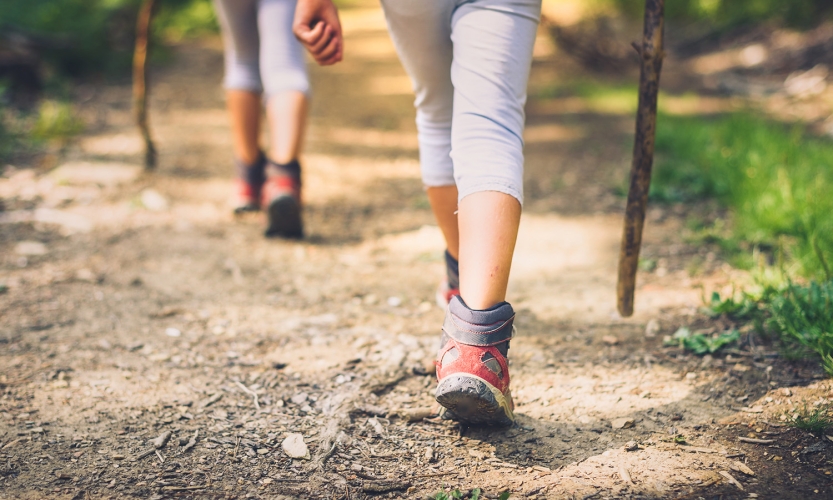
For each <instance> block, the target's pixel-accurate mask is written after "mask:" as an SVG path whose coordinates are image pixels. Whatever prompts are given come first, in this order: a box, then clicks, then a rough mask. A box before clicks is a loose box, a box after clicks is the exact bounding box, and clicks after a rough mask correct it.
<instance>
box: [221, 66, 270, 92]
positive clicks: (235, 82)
mask: <svg viewBox="0 0 833 500" xmlns="http://www.w3.org/2000/svg"><path fill="white" fill-rule="evenodd" d="M223 85H224V86H225V88H226V89H227V90H248V91H251V92H261V91H262V90H263V87H262V85H261V82H260V69H259V68H258V65H257V63H251V64H247V63H240V62H238V63H234V64H229V65H228V66H227V67H226V76H225V80H224V84H223Z"/></svg>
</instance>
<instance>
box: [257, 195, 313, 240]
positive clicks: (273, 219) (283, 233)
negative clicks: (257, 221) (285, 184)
mask: <svg viewBox="0 0 833 500" xmlns="http://www.w3.org/2000/svg"><path fill="white" fill-rule="evenodd" d="M266 217H267V221H268V222H267V227H266V232H265V233H264V234H265V236H266V237H267V238H276V237H280V238H292V239H300V238H303V237H304V228H303V224H302V223H301V206H300V205H299V204H298V201H297V200H296V199H295V198H294V197H292V196H288V195H287V196H280V197H278V198H275V199H274V200H272V201H271V202H270V203H269V207H268V209H267V211H266Z"/></svg>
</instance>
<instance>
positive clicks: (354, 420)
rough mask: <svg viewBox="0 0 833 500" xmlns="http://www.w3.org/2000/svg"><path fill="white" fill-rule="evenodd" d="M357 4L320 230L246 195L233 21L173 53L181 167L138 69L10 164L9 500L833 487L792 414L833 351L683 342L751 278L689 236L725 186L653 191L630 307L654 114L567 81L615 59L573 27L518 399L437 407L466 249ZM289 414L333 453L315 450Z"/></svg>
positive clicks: (331, 103) (809, 491) (166, 83)
mask: <svg viewBox="0 0 833 500" xmlns="http://www.w3.org/2000/svg"><path fill="white" fill-rule="evenodd" d="M344 23H345V31H346V36H347V39H346V47H347V51H348V52H347V58H346V60H345V61H344V62H343V63H342V64H339V65H337V66H335V67H330V68H323V69H321V68H316V69H313V79H314V88H315V95H314V101H313V107H312V113H311V123H310V130H309V140H308V144H307V148H306V154H305V155H304V157H303V165H304V168H305V185H304V198H305V203H306V208H305V220H306V225H307V229H308V237H307V238H306V239H304V240H303V241H281V240H267V239H264V238H263V237H262V234H261V233H262V220H260V218H258V217H249V218H246V219H243V220H239V219H235V218H234V217H233V216H232V215H231V212H230V210H229V205H228V199H229V195H230V193H231V190H232V184H231V171H232V170H231V153H230V150H231V144H230V136H229V130H228V126H227V117H226V114H225V111H224V104H223V94H222V90H221V88H220V78H221V73H222V52H221V46H220V43H219V40H218V39H216V38H210V39H206V40H203V41H200V42H189V43H186V44H182V45H179V46H176V47H175V48H174V53H173V58H174V59H173V61H172V62H171V63H168V64H167V65H165V66H164V68H161V69H159V70H158V71H156V72H155V73H154V75H153V91H152V92H153V94H152V102H151V122H152V127H153V132H154V135H155V137H156V138H157V141H158V144H157V146H158V149H159V151H160V153H161V155H160V164H159V168H158V170H156V171H155V172H152V173H143V172H142V171H141V169H140V167H139V164H140V160H141V144H140V142H139V140H138V136H137V135H136V133H135V131H134V128H133V126H132V117H131V112H130V102H131V99H130V87H129V84H128V82H123V83H108V84H96V85H90V86H88V87H82V88H80V89H78V90H77V92H76V98H77V99H76V104H77V106H78V109H79V110H80V112H81V114H82V117H83V118H84V121H85V123H86V124H87V126H86V130H85V132H84V133H83V134H82V136H80V137H79V139H78V140H77V141H74V142H73V143H72V144H71V145H69V146H68V147H67V148H66V149H64V150H63V151H62V152H61V154H60V155H47V156H45V157H42V158H40V159H39V160H38V162H37V164H33V165H16V166H15V167H13V168H7V169H6V171H5V174H4V177H2V178H0V197H2V199H3V211H2V212H0V278H2V281H3V286H2V293H0V498H32V499H39V498H65V499H70V498H72V499H79V500H80V499H87V498H121V497H141V498H173V497H189V498H190V497H193V498H279V497H281V495H283V496H284V497H287V498H322V499H323V498H327V499H329V498H353V499H360V498H369V497H376V496H380V497H385V498H429V497H430V498H433V497H434V496H435V495H436V493H437V492H439V491H440V490H445V491H449V490H452V489H459V490H461V491H462V492H464V493H465V492H467V491H470V490H472V489H475V488H480V489H481V490H482V491H483V493H484V496H481V498H497V496H498V495H499V494H500V493H502V492H505V491H508V492H510V493H511V495H512V496H511V498H578V499H589V498H692V499H694V498H701V497H702V498H717V497H721V498H756V497H757V498H815V497H818V498H833V481H832V478H831V471H832V470H833V467H831V463H833V462H831V459H833V443H832V442H830V441H831V440H829V439H826V438H823V437H822V439H818V438H816V437H814V436H813V435H810V434H808V433H806V432H803V431H799V430H795V429H792V428H790V427H787V426H785V425H784V416H785V415H787V414H788V413H792V412H793V411H795V410H796V409H799V410H800V409H802V408H803V407H804V406H803V405H809V406H810V407H812V404H813V403H814V402H816V401H818V400H819V398H829V397H830V396H831V395H832V394H833V384H831V383H830V381H829V380H827V379H825V378H824V376H823V373H822V372H821V370H820V369H819V368H818V367H817V366H816V365H814V364H802V363H795V362H787V361H785V360H783V359H782V358H781V357H779V356H778V354H777V352H775V349H774V348H773V347H772V346H770V345H768V344H767V343H766V342H763V341H761V340H760V339H759V338H757V337H756V336H755V335H751V336H745V338H746V339H747V340H746V341H745V342H744V343H742V344H741V345H740V346H739V347H738V348H736V349H729V350H726V351H722V352H721V353H720V354H718V355H714V356H708V357H705V358H702V357H697V356H693V355H690V354H687V353H685V352H682V351H680V350H679V349H678V348H676V347H664V346H663V343H662V340H663V336H664V335H669V334H672V333H673V332H674V331H675V330H676V329H677V328H678V327H680V326H682V325H694V326H695V327H696V328H697V329H702V330H704V331H709V332H713V331H723V330H725V329H726V328H728V327H729V326H730V325H728V324H727V323H726V322H725V320H721V319H709V318H708V317H707V316H704V315H703V314H702V313H700V312H699V308H700V306H701V305H702V297H704V296H707V294H709V293H711V291H712V290H726V289H730V288H731V286H732V284H733V283H735V282H737V281H738V280H741V281H742V280H743V279H744V276H745V275H744V273H741V272H739V271H736V270H733V269H732V268H731V267H730V266H728V265H727V264H725V263H723V262H721V260H720V257H719V253H717V251H716V249H713V248H708V247H704V246H702V245H695V244H693V243H690V242H689V240H687V239H686V238H685V234H686V220H687V217H688V216H689V213H690V211H691V210H694V209H696V207H695V208H691V207H683V206H673V205H672V206H665V207H658V208H652V209H651V211H650V214H649V218H648V224H647V227H646V235H645V238H646V241H645V246H644V255H646V256H647V257H650V258H652V259H655V260H656V263H657V265H656V267H655V269H653V270H652V271H650V272H642V273H640V275H639V281H638V289H637V301H636V314H635V315H634V316H633V317H632V318H627V319H623V318H621V317H619V316H618V315H617V313H616V310H615V277H616V261H617V253H618V248H619V238H620V231H621V218H622V209H623V206H624V200H623V199H622V198H621V197H620V196H618V195H617V194H616V192H617V187H619V186H621V185H622V183H623V180H624V179H625V175H626V173H627V170H628V168H629V157H630V141H631V137H632V129H633V121H632V120H633V118H632V114H631V113H630V111H628V110H625V111H622V110H619V109H618V108H616V107H615V106H613V107H612V108H610V109H605V108H604V107H601V108H600V107H598V106H592V105H590V104H588V103H587V102H585V101H584V100H583V98H582V97H580V96H576V95H570V94H569V93H567V94H563V93H558V92H555V93H554V92H550V91H549V90H548V89H551V88H552V82H554V81H559V79H561V80H565V79H569V78H575V79H581V78H583V79H587V78H591V77H590V76H586V75H582V73H581V72H582V70H581V69H580V68H579V67H577V66H576V65H575V64H573V63H571V62H570V61H569V60H567V59H565V58H564V57H563V56H560V55H559V54H558V53H556V52H554V51H553V49H552V46H551V44H549V42H548V39H547V37H546V36H545V33H544V32H543V30H542V34H541V40H540V43H539V46H537V47H536V59H535V62H534V67H533V70H532V77H531V84H530V101H529V104H528V128H527V131H526V143H527V147H526V153H527V166H526V186H525V189H526V193H527V202H526V207H525V213H524V216H523V221H522V223H521V230H520V236H519V241H518V245H517V254H516V257H515V261H514V264H513V274H512V280H511V284H510V291H509V300H510V301H511V302H512V304H513V306H514V307H515V309H516V311H517V313H518V315H517V327H518V331H519V333H518V336H517V337H516V339H515V340H513V341H512V348H511V351H510V359H511V363H512V364H511V367H512V378H513V381H512V384H513V393H514V396H515V401H516V405H517V415H518V422H517V425H516V426H514V427H512V428H508V429H488V428H466V427H461V426H459V425H457V424H454V423H448V422H441V421H434V420H431V419H428V420H424V419H420V418H419V417H421V416H422V415H421V412H424V411H425V410H428V409H429V408H430V407H431V405H432V402H433V399H432V391H433V388H434V385H435V378H434V376H433V375H432V374H431V373H430V368H428V366H427V365H430V361H431V360H432V359H433V355H434V353H435V350H436V348H437V347H438V345H437V344H438V338H439V335H438V334H439V327H440V324H441V321H442V317H443V311H442V310H440V309H439V308H438V307H437V306H436V305H435V304H434V301H433V295H434V290H435V288H436V286H437V284H438V283H439V280H440V278H441V277H442V276H443V272H444V268H443V260H442V252H443V249H444V247H443V243H442V239H441V236H440V233H439V230H438V229H437V228H436V226H435V225H434V223H433V220H432V216H431V213H430V210H429V208H428V205H427V200H426V197H425V194H424V192H423V189H422V186H421V183H420V177H419V168H418V162H417V143H416V135H415V126H414V123H413V121H414V120H413V117H414V112H413V108H412V101H413V97H412V95H411V93H410V84H409V82H408V80H407V78H406V76H405V74H404V72H403V70H402V68H401V66H400V65H399V63H398V61H397V58H396V55H395V53H394V50H393V47H392V45H391V43H390V42H389V39H388V36H387V34H386V32H385V27H384V21H383V19H382V17H381V13H380V11H379V10H377V9H355V10H347V11H345V12H344ZM668 71H669V73H668V79H669V80H668V81H669V82H672V83H673V82H674V81H675V78H676V81H685V79H684V78H682V77H680V76H679V74H678V75H677V76H676V77H675V71H676V70H675V69H674V65H673V64H670V65H669V68H668ZM687 99H688V98H687ZM685 102H686V103H689V108H693V109H694V110H695V111H696V110H697V109H700V110H702V109H713V108H715V106H717V107H719V106H720V105H721V102H723V101H721V100H720V98H717V97H708V98H705V97H704V98H703V100H702V101H695V104H694V105H693V106H692V105H691V101H690V99H689V100H687V101H685ZM692 263H696V265H694V264H692ZM750 339H751V340H750ZM254 394H256V395H257V397H256V398H255V397H254V396H253V395H254ZM166 432H170V433H172V436H171V437H170V440H169V441H167V444H165V445H161V444H160V446H159V448H158V449H157V448H156V447H155V446H154V444H153V440H155V439H157V438H158V437H159V436H160V435H163V434H164V433H166ZM288 433H299V434H301V436H302V438H303V440H304V442H305V443H306V446H307V447H308V449H309V453H310V459H308V460H307V459H292V458H289V457H288V456H287V453H286V452H285V451H284V450H283V448H282V442H283V441H284V439H285V438H286V436H287V434H288ZM192 437H195V439H194V443H195V444H192V445H188V444H187V443H188V442H189V440H191V438H192ZM740 437H742V438H752V439H761V440H763V441H760V442H758V443H750V442H741V441H740V440H739V438H740ZM158 444H159V443H158ZM626 445H627V446H626Z"/></svg>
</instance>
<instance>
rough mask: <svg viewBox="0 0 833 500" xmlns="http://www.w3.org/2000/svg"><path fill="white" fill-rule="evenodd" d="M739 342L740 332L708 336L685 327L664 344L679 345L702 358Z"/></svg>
mask: <svg viewBox="0 0 833 500" xmlns="http://www.w3.org/2000/svg"><path fill="white" fill-rule="evenodd" d="M738 340H740V332H738V331H737V330H731V331H728V332H723V333H719V334H718V333H715V334H713V335H708V336H707V335H704V334H702V333H692V332H691V330H689V329H688V328H687V327H685V326H684V327H681V328H680V329H679V330H677V331H676V332H675V333H674V335H673V336H670V337H668V338H667V339H665V341H664V342H663V344H664V345H667V346H673V345H678V346H679V347H681V348H682V349H684V350H686V351H691V352H693V353H694V354H697V355H698V356H702V355H704V354H714V353H715V352H717V351H719V350H720V349H721V348H723V347H725V346H727V345H729V344H732V343H735V342H737V341H738Z"/></svg>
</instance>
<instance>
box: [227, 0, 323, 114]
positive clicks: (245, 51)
mask: <svg viewBox="0 0 833 500" xmlns="http://www.w3.org/2000/svg"><path fill="white" fill-rule="evenodd" d="M295 2H296V0H214V8H215V10H216V11H217V17H218V19H219V21H220V28H221V30H222V32H223V42H224V45H225V58H226V76H225V81H224V85H225V87H226V88H227V89H236V90H249V91H252V92H264V93H265V94H266V97H267V98H268V97H269V96H271V95H274V94H276V93H279V92H285V91H291V90H297V91H300V92H304V93H305V94H308V93H309V78H308V77H307V68H306V64H305V62H304V51H303V48H302V46H301V44H300V43H299V42H298V40H296V39H295V36H294V35H293V34H292V19H293V17H294V15H295Z"/></svg>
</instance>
